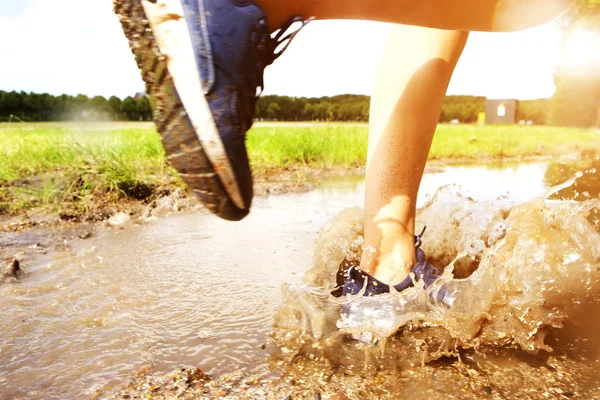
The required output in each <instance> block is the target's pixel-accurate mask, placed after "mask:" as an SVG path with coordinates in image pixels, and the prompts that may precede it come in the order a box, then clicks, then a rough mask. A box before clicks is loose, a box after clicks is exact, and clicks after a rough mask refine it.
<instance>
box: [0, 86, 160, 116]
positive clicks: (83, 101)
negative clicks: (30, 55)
mask: <svg viewBox="0 0 600 400" xmlns="http://www.w3.org/2000/svg"><path fill="white" fill-rule="evenodd" d="M151 119H152V110H151V108H150V103H149V101H148V98H147V97H146V96H143V95H140V96H136V97H135V98H134V97H127V98H125V99H124V100H121V99H120V98H118V97H116V96H111V97H110V98H109V99H106V98H105V97H103V96H95V97H88V96H85V95H82V94H80V95H77V96H69V95H66V94H63V95H61V96H52V95H50V94H48V93H42V94H37V93H25V92H15V91H12V92H5V91H1V90H0V121H11V120H17V121H18V120H21V121H27V122H36V121H72V120H100V121H103V120H104V121H150V120H151Z"/></svg>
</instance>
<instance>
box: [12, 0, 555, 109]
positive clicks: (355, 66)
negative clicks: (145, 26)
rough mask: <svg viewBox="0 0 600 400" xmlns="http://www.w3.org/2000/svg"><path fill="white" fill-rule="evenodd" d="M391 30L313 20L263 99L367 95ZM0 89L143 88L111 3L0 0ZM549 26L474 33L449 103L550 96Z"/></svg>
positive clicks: (276, 69) (104, 91) (120, 91)
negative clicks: (467, 98) (466, 98)
mask: <svg viewBox="0 0 600 400" xmlns="http://www.w3.org/2000/svg"><path fill="white" fill-rule="evenodd" d="M391 29H392V26H391V25H389V24H381V23H374V22H365V21H315V22H312V23H310V24H309V25H308V26H307V27H306V28H305V29H304V30H303V31H302V32H301V33H300V34H299V35H298V36H297V37H296V39H295V40H294V42H293V43H292V45H291V46H290V48H289V49H288V50H287V51H286V53H285V54H284V55H283V56H282V57H281V58H280V59H279V60H277V61H276V62H275V64H274V65H272V66H270V67H268V68H267V70H266V74H265V91H264V94H279V95H289V96H307V97H319V96H330V95H336V94H342V93H354V94H367V95H368V94H370V93H371V86H372V83H373V79H374V74H375V70H376V68H377V64H378V61H379V57H380V55H381V52H382V50H383V46H384V44H385V41H386V38H387V36H388V34H389V32H390V31H391ZM0 38H2V39H1V40H0V55H1V56H0V57H1V62H0V90H4V91H11V90H16V91H21V90H23V91H26V92H36V93H44V92H45V93H50V94H53V95H60V94H63V93H66V94H70V95H76V94H85V95H88V96H95V95H102V96H106V97H109V96H111V95H116V96H119V97H121V98H124V97H126V96H130V95H133V94H135V93H136V92H140V91H143V90H144V84H143V82H142V80H141V78H140V73H139V71H138V69H137V67H136V65H135V61H134V59H133V56H132V54H131V51H130V50H129V47H128V45H127V41H126V39H125V37H124V35H123V33H122V30H121V27H120V24H119V22H118V19H117V18H116V16H115V15H114V14H113V12H112V1H111V0H52V1H49V0H0ZM559 40H560V35H559V32H558V30H557V29H556V28H555V27H554V25H553V24H552V23H550V24H547V25H544V26H542V27H538V28H534V29H530V30H527V31H522V32H517V33H472V34H471V37H470V38H469V42H468V44H467V47H466V49H465V51H464V53H463V56H462V58H461V60H460V62H459V64H458V66H457V68H456V71H455V74H454V76H453V78H452V81H451V83H450V87H449V89H448V94H465V95H478V96H486V97H488V98H517V99H522V100H524V99H534V98H547V97H550V96H552V93H553V92H554V85H553V79H552V74H553V71H554V66H555V65H556V63H557V62H558V60H559Z"/></svg>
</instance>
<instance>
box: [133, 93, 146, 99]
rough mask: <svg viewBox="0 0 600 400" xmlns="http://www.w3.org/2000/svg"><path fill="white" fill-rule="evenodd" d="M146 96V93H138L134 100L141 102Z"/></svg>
mask: <svg viewBox="0 0 600 400" xmlns="http://www.w3.org/2000/svg"><path fill="white" fill-rule="evenodd" d="M145 95H146V93H145V92H137V93H136V94H135V96H133V99H134V100H139V99H140V98H141V97H144V96H145Z"/></svg>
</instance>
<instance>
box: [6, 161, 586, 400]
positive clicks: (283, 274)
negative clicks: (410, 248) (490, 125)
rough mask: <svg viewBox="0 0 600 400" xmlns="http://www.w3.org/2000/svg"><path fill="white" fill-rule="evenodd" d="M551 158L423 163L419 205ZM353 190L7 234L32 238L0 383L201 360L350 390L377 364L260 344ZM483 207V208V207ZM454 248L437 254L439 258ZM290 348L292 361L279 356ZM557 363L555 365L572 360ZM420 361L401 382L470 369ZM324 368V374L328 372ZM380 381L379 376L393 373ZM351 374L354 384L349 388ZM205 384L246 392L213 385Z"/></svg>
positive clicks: (116, 374) (284, 382) (69, 384)
mask: <svg viewBox="0 0 600 400" xmlns="http://www.w3.org/2000/svg"><path fill="white" fill-rule="evenodd" d="M547 170H548V166H547V165H544V164H529V165H521V166H517V167H509V168H500V169H492V170H490V169H488V168H484V167H452V168H448V169H446V170H444V171H443V172H440V173H436V174H427V175H426V176H425V178H424V181H423V185H422V190H421V194H420V197H419V205H420V206H423V205H425V204H426V203H427V202H428V201H430V200H431V199H432V198H433V196H434V193H435V192H436V190H437V189H438V188H439V187H440V186H443V185H446V184H448V183H450V182H453V183H456V184H457V185H458V186H459V187H460V189H452V190H459V191H460V192H461V193H462V194H464V195H467V196H470V197H472V198H473V199H474V200H476V202H475V203H480V202H483V201H487V200H493V199H497V198H503V200H502V201H501V202H500V203H502V204H504V205H503V206H501V207H505V208H506V207H512V205H513V204H514V203H521V202H525V201H527V200H530V199H532V198H536V197H539V196H541V195H543V194H544V193H545V192H546V190H547V188H548V184H547V183H545V174H546V173H547ZM362 197H363V186H362V183H361V182H360V181H355V182H347V181H341V182H337V183H336V182H333V183H330V182H328V183H326V184H324V185H322V187H321V188H320V189H319V190H316V191H312V192H308V193H303V194H288V195H281V196H272V197H270V198H267V199H257V201H256V203H255V206H254V209H253V213H252V214H251V215H250V216H249V217H248V218H247V219H246V220H245V221H243V222H241V223H229V222H226V221H221V220H219V219H217V218H214V217H212V216H210V215H206V214H204V213H186V214H179V215H174V216H170V217H168V218H163V219H157V220H150V221H146V222H144V223H143V224H131V223H129V224H128V223H125V224H124V226H115V227H112V228H109V229H106V230H100V231H98V232H97V233H95V234H94V235H93V236H92V237H88V238H85V239H82V238H81V237H79V236H78V235H77V234H71V235H66V236H65V238H64V239H63V240H62V242H57V241H54V242H52V241H50V242H51V243H52V246H48V247H49V251H45V252H44V251H42V250H40V249H36V248H35V246H36V244H37V243H38V242H40V241H43V240H42V239H43V238H41V239H40V238H38V237H33V238H29V239H27V241H26V242H23V243H22V244H23V245H24V246H21V247H19V241H21V240H24V239H22V238H21V237H19V236H17V234H14V235H15V236H7V235H4V236H3V237H2V242H3V252H4V253H6V254H7V251H12V250H10V249H17V248H23V247H24V248H26V249H29V250H27V251H28V253H26V254H25V258H26V263H23V274H22V275H21V276H20V277H19V279H18V281H17V282H12V283H5V284H0V302H1V304H0V309H1V310H2V318H1V321H0V329H1V331H2V332H3V341H2V342H1V344H0V346H1V347H0V397H8V398H12V397H26V398H80V397H96V396H98V395H99V394H101V393H107V392H108V393H110V390H111V389H112V388H114V387H115V386H119V385H121V384H123V382H126V381H128V380H129V379H130V377H131V376H133V375H134V373H135V372H136V371H140V370H143V371H154V372H168V371H172V370H173V369H176V368H181V367H190V368H191V367H200V368H202V370H204V371H205V372H206V373H208V374H209V375H211V376H212V377H219V376H223V375H232V374H233V375H235V374H241V375H244V376H250V375H253V374H259V375H260V376H261V377H263V378H264V379H267V378H268V379H275V381H273V382H275V383H273V384H272V386H271V389H261V390H263V392H264V393H266V394H269V393H271V394H273V393H274V394H273V395H274V396H275V398H278V397H277V396H278V395H279V394H284V393H291V392H293V390H292V389H290V388H291V387H295V388H296V391H297V392H298V393H299V391H302V390H304V391H308V392H310V393H312V391H314V390H322V391H323V393H324V396H325V394H326V393H327V392H326V390H325V389H324V386H327V385H323V384H322V382H325V383H327V382H330V383H331V390H332V391H331V393H332V394H335V393H338V392H344V391H345V392H344V393H346V394H347V395H348V396H353V393H354V395H355V396H358V395H359V393H361V392H360V390H359V389H360V388H361V387H362V388H363V389H364V385H365V384H366V383H365V382H366V381H364V380H361V379H367V380H369V382H371V384H373V382H375V381H376V380H378V379H379V380H381V379H383V378H381V376H382V375H373V376H371V377H368V378H364V377H363V378H361V376H362V373H361V374H359V375H357V376H354V377H352V376H346V377H344V376H343V375H339V373H338V372H336V371H337V369H336V368H337V367H335V366H332V365H335V363H334V364H332V363H331V362H330V361H331V360H329V359H328V358H327V357H324V356H323V354H317V355H316V356H315V355H314V354H313V356H311V357H312V358H315V357H316V358H317V359H318V360H321V361H315V362H313V363H312V364H311V362H310V360H311V358H310V357H309V354H308V353H310V352H308V353H306V357H307V358H306V359H305V360H304V359H303V358H302V357H304V356H303V355H302V354H301V352H296V353H294V352H293V351H292V352H290V353H288V354H287V355H284V357H283V358H281V355H280V354H279V351H278V350H277V348H276V347H275V346H273V345H271V344H268V343H270V342H269V336H268V334H269V333H270V332H271V331H272V329H273V328H272V326H273V318H274V316H275V315H276V314H277V313H278V311H280V310H281V308H280V305H281V304H282V302H283V304H286V303H285V300H286V298H284V297H282V290H281V285H282V283H284V282H285V283H287V284H288V285H290V287H300V286H301V285H303V283H302V279H303V275H304V273H305V272H306V271H307V270H309V269H310V268H312V267H313V266H314V265H313V253H314V252H315V248H316V244H315V239H316V238H317V235H318V231H319V229H320V228H321V227H322V226H323V225H324V224H325V223H326V222H327V221H329V220H330V219H331V218H332V217H333V216H335V215H337V214H338V213H339V212H340V211H342V210H344V209H347V208H350V207H354V206H361V205H362V202H363V199H362ZM482 212H483V213H484V214H482V215H484V216H485V215H486V214H485V212H487V211H486V210H483V211H482ZM502 215H505V214H502ZM466 226H467V225H465V227H466ZM472 228H473V229H475V227H472ZM434 231H435V230H434ZM30 235H35V233H33V234H30ZM42 235H43V234H42ZM428 235H429V233H428ZM428 238H430V243H432V245H433V243H437V242H436V240H440V238H441V237H440V236H437V239H436V234H435V232H433V233H432V234H431V236H428ZM9 241H10V243H9ZM50 242H49V243H50ZM59 245H60V246H59ZM31 246H33V247H31ZM57 246H58V247H57ZM7 249H9V250H7ZM426 250H427V249H426ZM455 250H456V249H455ZM454 252H456V251H454ZM452 255H454V254H451V255H448V254H441V253H440V254H438V255H435V254H434V256H435V257H437V259H438V261H439V260H442V261H441V262H446V261H447V259H450V258H452V257H451V256H452ZM3 256H5V254H3ZM444 257H446V259H444ZM284 293H285V292H284ZM415 337H416V336H415ZM577 340H579V339H577ZM471 348H472V347H471ZM292 354H298V357H300V360H301V362H295V363H292V364H288V363H287V361H289V360H290V358H289V356H291V355H292ZM348 354H350V353H348ZM286 357H288V358H286ZM453 359H454V358H453ZM302 360H304V361H302ZM281 361H283V364H282V362H281ZM321 362H322V363H325V364H321ZM417 364H418V363H417ZM559 364H560V362H559ZM274 365H275V367H274ZM461 365H462V364H461ZM527 365H529V364H527ZM561 365H562V366H561V367H560V368H555V370H556V371H563V370H564V369H565V368H566V366H567V364H565V362H563V364H561ZM417 367H418V365H416V364H415V367H410V366H407V367H406V368H407V369H405V370H403V371H404V372H402V374H404V375H403V376H404V378H403V379H404V380H403V382H405V383H404V384H409V382H410V379H409V375H406V374H408V373H409V371H411V370H412V371H413V374H417V375H418V376H421V377H422V379H421V380H425V378H424V377H425V376H426V375H427V374H437V375H440V374H441V375H444V374H447V376H448V377H447V378H444V379H447V382H450V381H451V380H452V379H458V378H460V377H461V376H464V375H465V374H467V375H468V374H469V372H468V371H467V372H465V371H466V370H465V369H464V368H466V367H464V368H463V366H456V365H454V364H453V363H452V362H451V363H450V364H448V365H446V366H444V367H443V368H442V367H436V366H431V365H430V366H427V367H423V368H424V369H411V368H417ZM284 368H287V370H285V369H284ZM328 368H329V369H328ZM461 368H462V369H461ZM528 368H529V367H528ZM352 369H353V368H352V367H350V369H349V370H350V371H351V370H352ZM471 369H473V368H471ZM567 369H568V370H572V371H575V370H576V368H575V367H573V368H567ZM467 370H468V368H467ZM437 371H440V372H437ZM443 371H454V372H452V373H449V372H443ZM528 371H529V372H528V373H529V374H531V373H532V372H531V371H534V370H533V369H532V370H531V371H530V370H529V369H528ZM561 373H562V372H561ZM419 374H421V375H419ZM423 374H424V375H423ZM573 374H575V372H573ZM324 375H325V376H327V377H328V379H329V381H323V376H324ZM350 375H351V374H350ZM281 376H283V377H281ZM377 376H379V378H377ZM574 377H575V375H573V377H572V378H571V381H575V380H576V379H575V378H574ZM290 379H291V380H292V381H294V382H295V383H294V382H291V381H290ZM373 379H374V380H373ZM553 379H554V378H553ZM416 381H419V380H418V379H417V380H416ZM334 382H337V383H335V384H334ZM361 382H362V383H361ZM381 382H383V381H381ZM385 382H387V383H385ZM385 382H384V383H380V386H381V387H380V388H379V389H381V390H384V389H385V390H384V391H386V390H387V391H389V390H391V389H392V388H393V387H394V386H393V385H392V386H391V387H390V386H389V382H391V381H385ZM346 384H347V386H348V388H346V389H344V385H346ZM352 385H355V386H356V387H357V388H358V389H356V391H352V387H354V386H352ZM465 385H467V384H465ZM486 385H488V386H489V384H485V383H482V384H481V385H479V386H480V387H479V386H478V387H477V391H476V392H473V391H472V392H470V393H472V394H473V393H480V392H478V391H479V390H483V391H484V393H487V392H486V390H488V389H482V388H484V387H487V386H486ZM238 386H239V385H238ZM467 386H468V385H467ZM549 388H550V386H548V387H546V389H548V390H549ZM146 389H147V390H149V389H148V388H146ZM379 389H378V390H379ZM265 390H266V391H265ZM452 390H454V389H448V393H446V394H448V395H452V393H450V392H452ZM465 390H466V389H465ZM473 390H475V389H473ZM506 390H508V389H506ZM506 390H505V391H504V392H503V393H508V392H507V391H506ZM557 390H563V391H565V392H567V393H574V392H573V390H575V389H568V388H559V389H557ZM569 390H571V392H569ZM308 392H307V393H308ZM207 393H208V392H207ZM211 393H212V395H214V396H217V394H215V393H219V394H218V395H219V396H221V395H230V396H232V398H236V397H241V395H239V396H238V395H234V394H233V392H228V391H223V390H220V389H219V388H216V389H215V390H214V391H213V392H211ZM248 393H250V392H248ZM372 393H375V392H372ZM212 395H210V396H209V398H210V397H211V396H212ZM311 396H312V394H311ZM382 396H384V395H382ZM284 397H285V396H284ZM249 398H252V395H250V397H249ZM255 398H256V397H255ZM350 398H354V397H350ZM456 398H459V397H456ZM500 398H502V397H500Z"/></svg>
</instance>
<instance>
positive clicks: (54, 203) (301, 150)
mask: <svg viewBox="0 0 600 400" xmlns="http://www.w3.org/2000/svg"><path fill="white" fill-rule="evenodd" d="M367 133H368V127H367V125H366V124H341V123H339V124H335V123H332V124H324V123H323V124H257V126H256V127H255V128H253V129H252V130H251V131H250V132H249V134H248V141H247V143H248V149H249V153H250V158H251V160H252V166H253V168H254V169H255V170H257V171H262V170H277V169H281V168H288V169H289V168H295V167H299V166H308V167H315V168H324V167H345V166H347V167H353V166H361V165H364V163H365V161H366V157H367ZM597 149H600V134H599V133H598V132H597V131H594V130H578V129H568V128H551V127H528V126H485V127H479V126H474V125H440V126H439V127H438V131H437V133H436V136H435V139H434V142H433V146H432V149H431V153H430V159H438V160H461V161H465V162H471V163H473V162H478V161H481V160H489V159H497V158H499V157H504V158H514V157H518V156H520V157H525V158H526V157H531V156H558V155H561V154H570V153H574V152H585V151H596V150H597ZM0 154H1V157H0V213H2V212H4V213H6V212H9V213H13V212H18V211H20V210H24V209H28V208H31V207H37V206H49V207H53V208H58V209H60V208H61V207H64V206H65V205H69V206H72V207H75V208H76V209H77V210H78V211H81V212H85V211H88V210H89V208H90V207H91V205H92V204H97V203H98V202H111V201H116V200H119V199H123V198H126V199H129V198H133V199H140V200H142V199H148V198H150V197H152V195H153V194H154V193H156V192H157V191H159V190H160V189H161V188H164V187H176V186H181V185H182V183H181V182H180V181H179V180H178V178H177V177H176V173H174V171H173V170H172V169H170V168H169V167H168V165H167V163H166V160H165V155H164V152H163V149H162V147H161V144H160V137H159V135H158V133H157V132H156V131H155V129H154V128H153V126H152V125H151V124H147V123H144V124H137V123H114V124H112V123H111V124H98V123H87V124H86V123H72V124H60V123H50V124H14V123H13V124H0Z"/></svg>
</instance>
